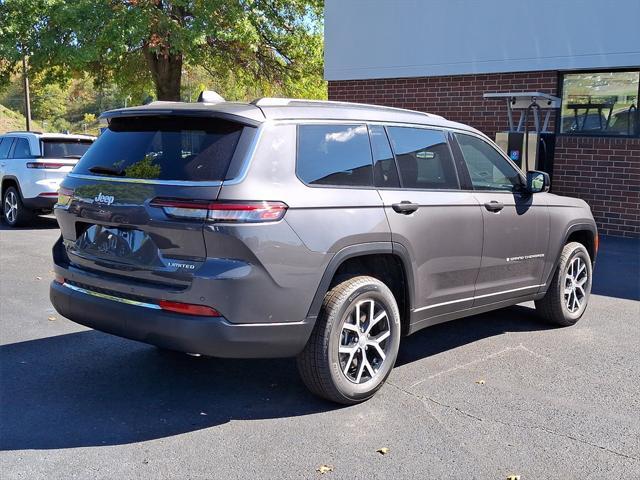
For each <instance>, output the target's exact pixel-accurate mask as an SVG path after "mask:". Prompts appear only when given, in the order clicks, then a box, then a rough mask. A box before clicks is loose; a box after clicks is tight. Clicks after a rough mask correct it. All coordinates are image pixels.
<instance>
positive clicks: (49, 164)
mask: <svg viewBox="0 0 640 480" xmlns="http://www.w3.org/2000/svg"><path fill="white" fill-rule="evenodd" d="M68 166H69V165H67V164H66V163H55V162H28V163H27V168H40V169H42V168H47V169H51V170H57V169H58V168H62V167H68Z"/></svg>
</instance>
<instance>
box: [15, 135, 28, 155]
mask: <svg viewBox="0 0 640 480" xmlns="http://www.w3.org/2000/svg"><path fill="white" fill-rule="evenodd" d="M29 157H31V149H30V148H29V141H28V140H27V139H26V138H17V139H16V146H15V147H14V148H13V158H29Z"/></svg>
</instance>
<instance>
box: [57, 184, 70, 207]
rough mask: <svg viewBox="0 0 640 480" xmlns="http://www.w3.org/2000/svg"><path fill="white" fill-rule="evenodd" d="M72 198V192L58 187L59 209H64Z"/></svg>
mask: <svg viewBox="0 0 640 480" xmlns="http://www.w3.org/2000/svg"><path fill="white" fill-rule="evenodd" d="M72 198H73V190H72V189H70V188H66V187H60V188H59V189H58V205H59V206H61V207H66V206H67V205H69V203H70V202H71V199H72Z"/></svg>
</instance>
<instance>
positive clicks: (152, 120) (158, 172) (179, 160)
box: [73, 116, 243, 181]
mask: <svg viewBox="0 0 640 480" xmlns="http://www.w3.org/2000/svg"><path fill="white" fill-rule="evenodd" d="M242 129H243V126H242V125H239V124H237V123H234V122H229V121H226V120H220V119H209V118H207V119H204V118H193V117H178V116H171V117H133V118H113V119H112V120H111V122H109V127H108V128H107V129H106V130H105V131H104V132H103V133H102V135H100V137H98V139H97V140H96V142H95V144H94V145H93V147H92V148H91V149H89V150H88V151H87V153H86V154H85V155H84V156H83V157H82V159H81V160H80V161H79V162H78V164H77V165H76V167H75V168H74V169H73V172H74V173H80V174H88V175H112V176H119V177H127V178H144V179H158V180H189V181H220V180H223V179H224V177H225V175H226V172H227V169H228V168H229V163H230V162H231V158H232V157H233V154H234V152H235V149H236V145H237V144H238V139H239V138H240V134H241V133H242Z"/></svg>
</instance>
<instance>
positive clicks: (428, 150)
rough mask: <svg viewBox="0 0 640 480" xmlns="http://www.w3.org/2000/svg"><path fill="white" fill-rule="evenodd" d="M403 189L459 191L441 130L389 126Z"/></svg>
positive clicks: (449, 153) (451, 160)
mask: <svg viewBox="0 0 640 480" xmlns="http://www.w3.org/2000/svg"><path fill="white" fill-rule="evenodd" d="M387 131H388V132H389V138H390V139H391V144H392V145H393V150H394V152H395V154H396V161H397V162H398V170H399V171H400V179H401V181H402V187H403V188H424V189H439V190H451V189H457V188H459V184H458V176H457V174H456V169H455V166H454V165H453V159H452V158H451V151H450V150H449V145H448V144H447V140H446V138H445V136H444V132H442V131H440V130H431V129H426V128H410V127H388V128H387Z"/></svg>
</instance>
